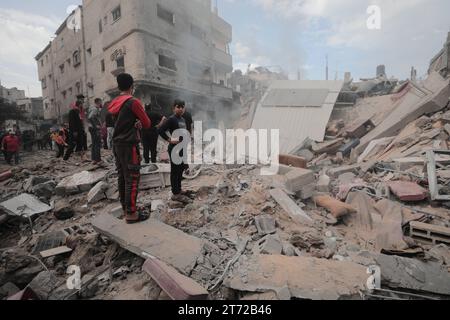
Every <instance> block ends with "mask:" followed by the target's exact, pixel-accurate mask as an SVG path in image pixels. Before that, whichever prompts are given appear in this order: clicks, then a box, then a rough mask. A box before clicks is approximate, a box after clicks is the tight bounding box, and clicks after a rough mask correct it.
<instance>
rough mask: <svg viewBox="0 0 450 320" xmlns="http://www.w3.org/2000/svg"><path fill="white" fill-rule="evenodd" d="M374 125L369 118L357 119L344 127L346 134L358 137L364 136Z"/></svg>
mask: <svg viewBox="0 0 450 320" xmlns="http://www.w3.org/2000/svg"><path fill="white" fill-rule="evenodd" d="M373 128H375V125H374V124H373V122H372V120H371V119H364V120H359V121H357V122H355V123H353V124H352V125H350V126H349V127H347V128H346V129H345V131H346V133H347V136H348V137H350V138H355V139H359V138H362V137H364V136H365V135H366V134H367V133H368V132H369V131H371V130H373Z"/></svg>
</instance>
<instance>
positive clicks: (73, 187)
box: [56, 171, 107, 196]
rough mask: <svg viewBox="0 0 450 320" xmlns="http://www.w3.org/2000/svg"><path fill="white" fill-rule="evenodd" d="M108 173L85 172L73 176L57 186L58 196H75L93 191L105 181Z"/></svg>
mask: <svg viewBox="0 0 450 320" xmlns="http://www.w3.org/2000/svg"><path fill="white" fill-rule="evenodd" d="M106 174H107V172H106V171H94V172H91V171H83V172H80V173H77V174H74V175H73V176H70V177H67V178H64V179H63V180H62V181H61V182H60V183H59V184H58V185H57V186H56V194H57V195H58V196H66V195H73V194H78V193H83V192H87V191H89V190H91V188H92V187H93V186H94V185H95V184H97V183H98V182H99V181H101V180H103V179H105V177H106Z"/></svg>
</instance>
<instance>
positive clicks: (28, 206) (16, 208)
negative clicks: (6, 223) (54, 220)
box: [0, 193, 52, 218]
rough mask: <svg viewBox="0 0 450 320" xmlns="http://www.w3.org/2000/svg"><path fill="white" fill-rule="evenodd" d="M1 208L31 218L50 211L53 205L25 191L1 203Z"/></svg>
mask: <svg viewBox="0 0 450 320" xmlns="http://www.w3.org/2000/svg"><path fill="white" fill-rule="evenodd" d="M0 208H2V209H4V210H5V211H6V213H7V214H9V215H13V216H20V217H24V218H29V217H31V216H34V215H36V214H40V213H44V212H48V211H50V210H52V207H50V206H48V205H46V204H45V203H43V202H41V201H39V200H38V199H37V198H36V197H34V196H32V195H30V194H27V193H24V194H21V195H20V196H17V197H15V198H12V199H10V200H8V201H5V202H2V203H0Z"/></svg>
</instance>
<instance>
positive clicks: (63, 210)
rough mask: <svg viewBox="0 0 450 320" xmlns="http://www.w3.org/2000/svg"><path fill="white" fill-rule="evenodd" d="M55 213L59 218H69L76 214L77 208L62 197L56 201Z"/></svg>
mask: <svg viewBox="0 0 450 320" xmlns="http://www.w3.org/2000/svg"><path fill="white" fill-rule="evenodd" d="M53 215H54V216H55V218H56V219H58V220H63V221H64V220H69V219H71V218H72V217H73V216H74V215H75V210H74V209H73V206H72V205H71V204H70V202H69V201H67V200H66V199H61V200H57V201H56V203H55V209H54V210H53Z"/></svg>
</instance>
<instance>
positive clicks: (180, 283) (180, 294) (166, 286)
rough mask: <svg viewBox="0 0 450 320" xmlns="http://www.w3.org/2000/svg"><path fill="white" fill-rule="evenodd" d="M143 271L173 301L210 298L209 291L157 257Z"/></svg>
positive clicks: (148, 262) (146, 264)
mask: <svg viewBox="0 0 450 320" xmlns="http://www.w3.org/2000/svg"><path fill="white" fill-rule="evenodd" d="M142 269H143V270H144V271H145V272H147V273H148V274H149V275H150V276H151V277H152V278H153V280H155V282H156V283H157V284H158V285H159V286H160V287H161V289H163V290H164V292H166V293H167V295H168V296H169V297H170V298H171V299H172V300H177V301H179V300H207V298H208V291H206V289H205V288H203V287H202V286H201V285H199V284H198V283H197V282H195V281H194V280H192V279H191V278H188V277H186V276H184V275H182V274H180V273H179V272H178V271H176V270H175V269H174V268H172V267H171V266H168V265H167V264H165V263H164V262H162V261H161V260H159V259H157V258H155V257H149V258H148V259H147V260H146V261H145V263H144V266H143V267H142Z"/></svg>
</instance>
